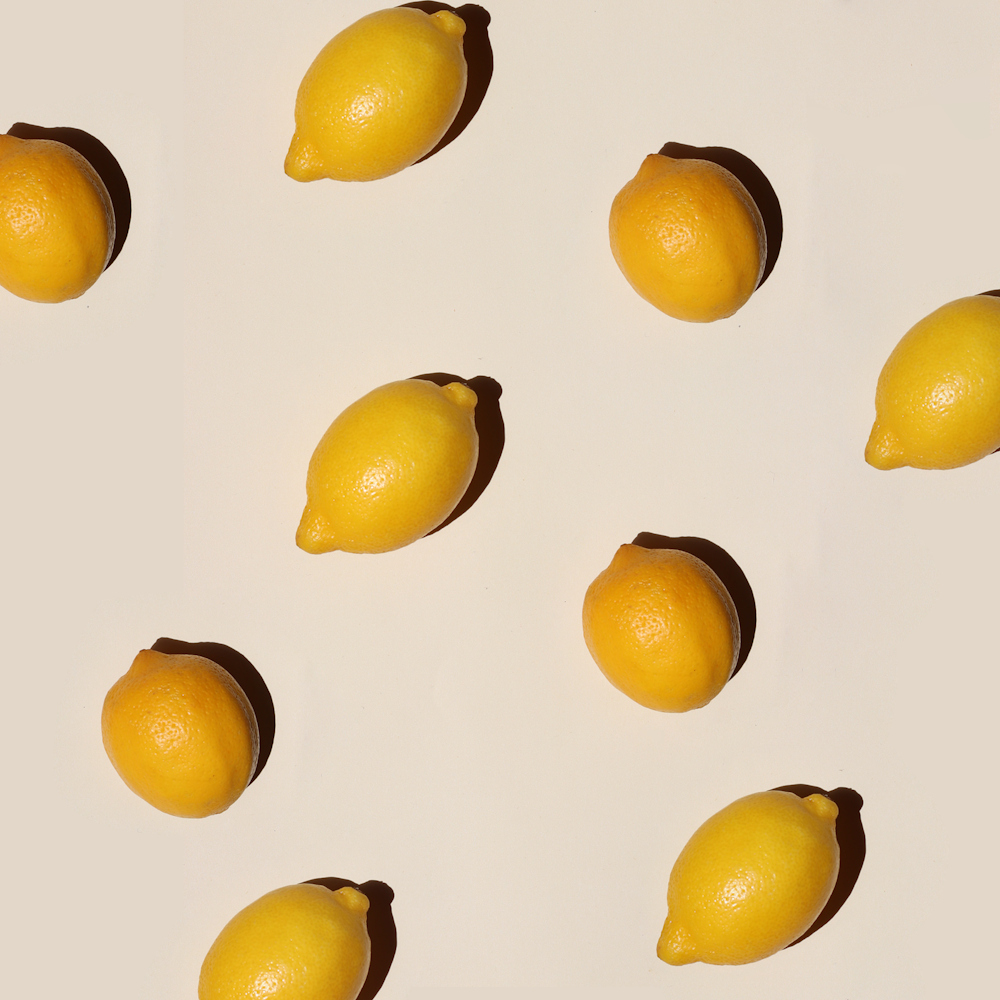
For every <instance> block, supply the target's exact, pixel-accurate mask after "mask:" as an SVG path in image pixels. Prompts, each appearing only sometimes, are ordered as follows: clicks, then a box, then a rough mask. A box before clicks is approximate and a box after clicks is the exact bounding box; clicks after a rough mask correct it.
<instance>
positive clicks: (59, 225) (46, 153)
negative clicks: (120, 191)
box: [0, 135, 115, 302]
mask: <svg viewBox="0 0 1000 1000" xmlns="http://www.w3.org/2000/svg"><path fill="white" fill-rule="evenodd" d="M114 245H115V215H114V209H113V208H112V206H111V197H110V195H109V194H108V190H107V188H106V187H105V186H104V182H103V181H102V180H101V178H100V177H99V176H98V175H97V172H96V171H95V170H94V168H93V167H92V166H91V165H90V164H89V163H88V162H87V161H86V160H85V159H84V158H83V157H82V156H81V155H80V154H79V153H78V152H77V151H76V150H75V149H72V148H71V147H70V146H67V145H65V144H64V143H61V142H55V141H53V140H52V139H18V138H17V137H16V136H12V135H0V285H3V287H4V288H6V289H7V290H8V291H10V292H13V293H14V294H15V295H18V296H20V297H21V298H22V299H30V300H31V301H32V302H64V301H66V300H67V299H75V298H77V297H78V296H80V295H82V294H83V293H84V292H85V291H86V290H87V289H88V288H90V286H91V285H92V284H93V283H94V282H95V281H97V279H98V278H99V277H100V276H101V273H102V272H103V271H104V268H105V267H106V266H107V263H108V260H109V259H110V258H111V251H112V250H113V249H114Z"/></svg>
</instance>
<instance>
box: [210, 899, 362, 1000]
mask: <svg viewBox="0 0 1000 1000" xmlns="http://www.w3.org/2000/svg"><path fill="white" fill-rule="evenodd" d="M367 912H368V899H367V897H366V896H365V895H364V894H363V893H361V892H358V890H357V889H353V888H351V887H349V886H348V887H345V888H343V889H338V890H337V891H336V892H331V891H330V890H329V889H327V888H325V887H324V886H321V885H313V884H310V883H304V884H301V885H290V886H285V887H284V888H282V889H275V890H274V891H273V892H269V893H267V894H266V895H265V896H262V897H261V898H260V899H258V900H256V902H253V903H251V904H250V905H249V906H247V907H246V908H245V909H243V910H241V911H240V912H239V913H237V914H236V916H235V917H233V919H232V920H230V921H229V923H228V924H226V926H225V927H224V928H223V929H222V932H221V933H220V934H219V936H218V937H217V938H216V939H215V942H214V943H213V944H212V947H211V948H210V949H209V952H208V954H207V955H206V956H205V960H204V962H203V963H202V967H201V975H200V977H199V981H198V1000H355V998H356V997H357V995H358V994H359V993H360V992H361V988H362V986H363V985H364V982H365V977H366V976H367V975H368V967H369V964H370V961H371V942H370V940H369V938H368V928H367V918H366V914H367Z"/></svg>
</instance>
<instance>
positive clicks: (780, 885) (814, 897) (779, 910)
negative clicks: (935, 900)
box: [656, 792, 840, 965]
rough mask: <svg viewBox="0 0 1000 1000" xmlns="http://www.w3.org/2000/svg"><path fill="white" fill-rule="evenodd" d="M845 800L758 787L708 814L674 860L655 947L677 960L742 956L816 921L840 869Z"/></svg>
mask: <svg viewBox="0 0 1000 1000" xmlns="http://www.w3.org/2000/svg"><path fill="white" fill-rule="evenodd" d="M837 812H838V810H837V805H836V803H835V802H833V801H832V800H831V799H828V798H827V797H826V796H825V795H810V796H809V797H808V798H805V799H800V798H799V797H798V796H797V795H793V794H792V793H791V792H759V793H757V794H756V795H748V796H746V798H742V799H737V800H736V801H735V802H733V803H732V804H731V805H728V806H726V808H725V809H723V810H722V811H721V812H718V813H716V814H715V815H714V816H713V817H712V818H711V819H709V820H707V821H706V822H705V823H703V824H702V825H701V826H700V827H699V828H698V829H697V830H696V831H695V833H694V836H693V837H692V838H691V839H690V840H689V841H688V842H687V845H686V846H685V847H684V850H683V851H681V853H680V857H678V859H677V861H676V862H675V863H674V867H673V870H672V871H671V873H670V884H669V887H668V889H667V920H666V923H664V925H663V933H662V934H661V935H660V940H659V943H658V944H657V946H656V954H657V955H658V956H659V957H660V958H661V959H663V961H664V962H667V963H668V964H669V965H686V964H687V963H688V962H707V963H708V964H710V965H743V964H745V963H747V962H756V961H758V960H759V959H761V958H767V957H768V955H773V954H774V953H775V952H776V951H780V950H781V949H782V948H785V947H787V946H788V945H790V944H791V943H792V942H793V941H794V940H796V938H798V937H801V935H803V934H804V933H805V932H806V931H807V930H809V928H810V926H811V925H812V923H813V921H814V920H815V919H816V918H817V917H818V916H819V914H820V912H821V911H822V909H823V907H824V906H825V905H826V902H827V900H828V899H829V898H830V894H831V893H832V892H833V887H834V886H835V885H836V882H837V873H838V871H839V870H840V847H839V845H838V844H837V834H836V821H837Z"/></svg>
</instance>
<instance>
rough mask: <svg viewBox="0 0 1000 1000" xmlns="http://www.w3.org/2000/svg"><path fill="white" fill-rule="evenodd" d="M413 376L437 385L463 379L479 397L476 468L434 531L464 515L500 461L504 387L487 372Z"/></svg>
mask: <svg viewBox="0 0 1000 1000" xmlns="http://www.w3.org/2000/svg"><path fill="white" fill-rule="evenodd" d="M411 377H412V378H418V379H423V380H424V381H426V382H433V383H434V384H435V385H442V386H443V385H448V383H449V382H461V383H462V384H463V385H467V386H468V387H469V388H470V389H471V390H472V391H473V392H474V393H475V394H476V396H477V397H478V402H477V403H476V432H477V433H478V434H479V459H478V461H477V462H476V471H475V472H474V473H473V475H472V482H471V483H469V488H468V489H467V490H466V491H465V493H464V494H463V495H462V499H461V500H459V501H458V506H457V507H456V508H455V509H454V510H453V511H452V512H451V513H450V514H449V515H448V516H447V517H446V518H445V519H444V520H443V521H442V522H441V523H440V524H439V525H438V526H437V527H436V528H435V529H434V531H429V532H428V534H429V535H433V534H434V532H435V531H440V530H441V529H442V528H444V527H446V526H447V525H449V524H451V522H452V521H454V520H455V519H456V518H458V517H461V516H462V515H463V514H464V513H465V512H466V511H467V510H468V509H469V508H470V507H471V506H472V505H473V504H474V503H475V502H476V501H477V500H478V499H479V498H480V496H482V493H483V490H485V489H486V487H487V486H489V484H490V480H491V479H492V478H493V473H494V472H496V471H497V466H498V465H499V464H500V456H501V455H502V454H503V445H504V427H503V415H502V414H501V413H500V396H501V395H502V394H503V388H502V387H501V385H500V383H499V382H497V381H496V379H492V378H489V377H488V376H486V375H477V376H476V377H475V378H472V379H464V378H462V377H461V376H460V375H450V374H448V373H447V372H431V373H429V374H426V375H413V376H411Z"/></svg>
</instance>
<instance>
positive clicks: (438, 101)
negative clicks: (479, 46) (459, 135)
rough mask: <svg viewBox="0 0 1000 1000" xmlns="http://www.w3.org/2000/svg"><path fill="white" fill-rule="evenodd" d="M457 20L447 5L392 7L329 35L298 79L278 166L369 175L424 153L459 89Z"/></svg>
mask: <svg viewBox="0 0 1000 1000" xmlns="http://www.w3.org/2000/svg"><path fill="white" fill-rule="evenodd" d="M465 28H466V26H465V22H464V21H463V20H462V19H461V18H460V17H458V15H456V14H454V13H452V12H451V11H448V10H440V11H437V12H436V13H434V14H426V13H424V12H423V11H421V10H417V9H415V8H412V7H394V8H390V9H388V10H381V11H376V12H375V13H372V14H368V15H366V16H365V17H362V18H361V19H360V20H358V21H356V22H355V23H354V24H352V25H350V26H349V27H347V28H345V29H344V30H343V31H341V32H340V33H339V34H338V35H336V36H335V37H334V38H333V39H331V40H330V41H329V42H328V43H327V44H326V45H325V46H324V48H323V49H322V51H321V52H320V53H319V55H318V56H316V58H315V60H314V61H313V63H312V65H311V66H310V67H309V69H308V71H307V72H306V74H305V76H304V77H303V79H302V83H301V84H300V86H299V90H298V94H297V96H296V100H295V133H294V135H293V137H292V141H291V145H290V146H289V149H288V154H287V156H286V158H285V173H286V174H288V176H289V177H291V178H292V179H293V180H297V181H314V180H319V179H321V178H330V179H333V180H341V181H372V180H379V179H381V178H383V177H388V176H390V175H392V174H395V173H398V172H399V171H400V170H403V169H405V168H406V167H409V166H412V165H413V164H414V163H416V162H417V161H418V160H420V159H421V158H422V157H424V156H426V155H427V154H428V153H430V152H431V150H433V149H434V147H435V146H436V145H437V144H438V142H439V141H440V140H441V139H442V138H443V137H444V135H445V133H446V132H447V131H448V128H449V126H450V125H451V124H452V122H453V121H454V120H455V117H456V116H457V114H458V112H459V109H460V108H461V106H462V101H463V99H464V97H465V91H466V86H467V83H468V66H467V64H466V61H465V55H464V52H463V45H462V41H463V36H464V35H465Z"/></svg>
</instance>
